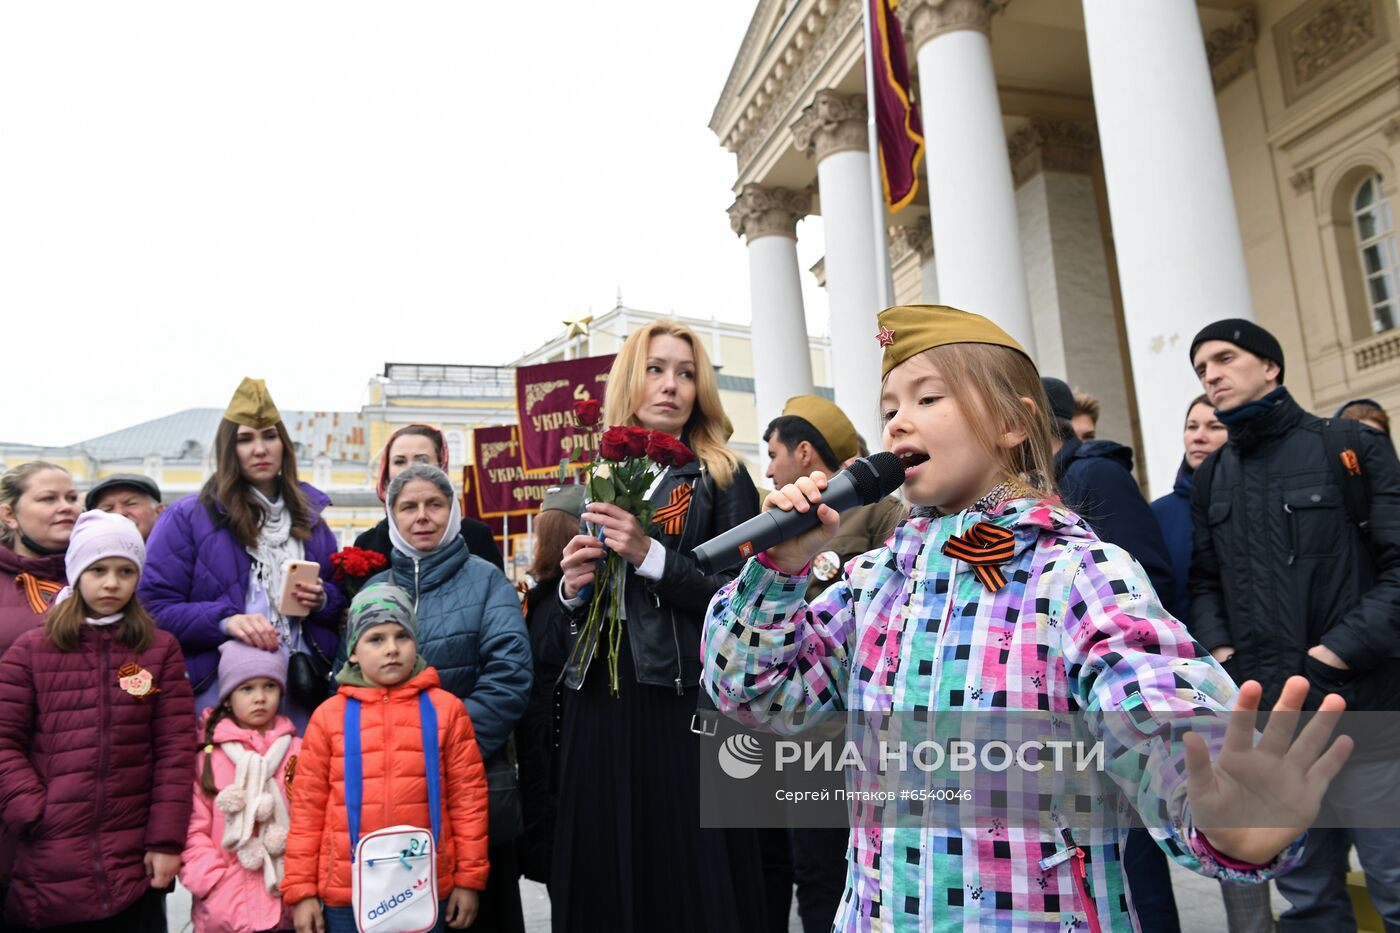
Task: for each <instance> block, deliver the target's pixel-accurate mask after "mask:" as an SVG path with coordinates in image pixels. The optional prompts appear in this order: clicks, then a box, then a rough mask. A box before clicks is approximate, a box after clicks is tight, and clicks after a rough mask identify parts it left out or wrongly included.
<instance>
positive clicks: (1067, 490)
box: [1055, 437, 1176, 606]
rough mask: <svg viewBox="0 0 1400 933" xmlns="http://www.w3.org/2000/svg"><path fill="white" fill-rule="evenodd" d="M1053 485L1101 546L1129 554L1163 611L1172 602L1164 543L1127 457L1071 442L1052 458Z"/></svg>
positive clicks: (1110, 448)
mask: <svg viewBox="0 0 1400 933" xmlns="http://www.w3.org/2000/svg"><path fill="white" fill-rule="evenodd" d="M1055 484H1056V485H1057V486H1058V487H1059V489H1060V498H1061V499H1063V500H1064V503H1065V505H1066V506H1067V507H1069V508H1070V509H1071V510H1073V511H1074V512H1075V514H1077V515H1078V516H1079V517H1080V518H1082V519H1084V520H1085V521H1086V522H1088V523H1089V527H1090V528H1092V529H1094V533H1095V534H1096V535H1098V536H1099V539H1100V540H1102V541H1107V542H1108V543H1109V544H1116V545H1118V546H1119V547H1121V548H1123V549H1124V550H1125V551H1127V552H1128V553H1129V554H1131V555H1132V556H1133V557H1134V558H1135V559H1136V560H1137V562H1138V563H1139V564H1141V565H1142V569H1143V570H1145V571H1147V577H1148V579H1149V580H1151V581H1152V588H1153V589H1154V590H1156V591H1157V598H1158V599H1159V600H1160V601H1161V603H1162V605H1164V606H1171V605H1172V604H1173V602H1174V600H1175V596H1176V594H1175V589H1174V588H1173V584H1172V568H1171V559H1170V558H1169V557H1168V556H1167V543H1166V542H1165V541H1163V540H1162V530H1161V529H1160V528H1158V527H1157V519H1156V517H1155V516H1153V514H1152V509H1151V507H1149V506H1148V504H1147V500H1146V499H1144V498H1143V497H1142V490H1140V489H1138V485H1137V481H1136V480H1134V479H1133V452H1132V450H1131V449H1129V448H1127V447H1124V446H1123V445H1122V444H1119V443H1116V442H1114V441H1081V440H1080V439H1079V438H1077V437H1072V438H1070V439H1069V440H1067V441H1065V443H1064V446H1063V447H1061V448H1060V452H1059V453H1057V454H1055Z"/></svg>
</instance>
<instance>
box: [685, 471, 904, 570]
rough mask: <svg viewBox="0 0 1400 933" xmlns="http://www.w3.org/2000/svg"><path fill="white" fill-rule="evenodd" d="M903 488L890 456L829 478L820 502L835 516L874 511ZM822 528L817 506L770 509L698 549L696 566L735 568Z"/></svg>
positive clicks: (902, 478) (901, 480) (901, 472)
mask: <svg viewBox="0 0 1400 933" xmlns="http://www.w3.org/2000/svg"><path fill="white" fill-rule="evenodd" d="M902 485H904V463H903V462H902V461H901V460H900V459H899V457H898V456H896V455H895V454H892V453H890V452H889V451H884V450H882V451H880V452H879V453H877V454H871V455H870V456H869V457H862V458H860V459H859V460H857V461H856V462H854V463H852V464H851V465H850V466H848V467H846V469H844V470H842V471H841V472H840V473H837V474H836V475H835V476H833V477H832V478H831V479H830V481H828V482H827V484H826V489H825V490H824V491H823V492H822V498H821V501H822V503H824V504H825V505H829V506H831V507H832V508H833V509H835V510H836V511H837V512H844V511H846V510H847V509H854V508H859V507H860V506H862V505H873V504H874V503H876V502H879V501H880V500H881V499H883V498H884V497H885V496H888V495H889V494H890V493H892V492H894V491H895V490H896V489H898V488H899V487H900V486H902ZM819 524H821V519H819V518H817V509H816V505H815V504H813V507H812V508H810V509H808V510H807V511H805V512H798V511H797V510H796V509H793V510H791V511H787V512H784V511H783V510H782V509H769V510H768V511H767V512H764V513H762V514H760V515H755V516H754V517H753V518H751V519H749V520H748V521H746V522H743V523H742V524H739V525H736V526H734V527H733V528H731V529H729V530H728V531H726V532H724V533H722V534H719V535H716V536H715V537H713V538H711V539H710V540H708V541H706V542H705V543H704V544H702V545H700V546H699V547H697V548H696V549H695V550H694V551H692V552H691V553H693V554H694V555H695V561H696V563H698V564H699V565H700V569H701V570H703V571H704V572H705V573H714V572H715V571H717V570H727V569H728V568H730V567H736V566H738V565H739V564H742V563H743V562H744V561H745V560H747V559H749V558H750V557H753V556H754V555H755V554H761V553H763V552H764V551H766V550H768V549H769V548H770V547H773V546H774V545H775V544H778V543H780V542H782V541H786V540H788V539H789V538H795V537H797V536H798V535H800V534H802V532H804V531H807V530H808V529H810V528H815V527H816V526H817V525H819Z"/></svg>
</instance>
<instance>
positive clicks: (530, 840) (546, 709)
mask: <svg viewBox="0 0 1400 933" xmlns="http://www.w3.org/2000/svg"><path fill="white" fill-rule="evenodd" d="M525 625H526V627H527V628H528V629H529V630H530V652H531V654H532V655H534V663H535V682H534V685H533V686H532V687H531V688H530V703H529V706H527V707H526V709H525V715H524V716H522V717H520V722H519V723H518V724H517V725H516V727H515V749H516V756H517V760H518V762H519V764H520V802H521V806H522V809H523V810H524V813H523V815H524V817H525V835H524V836H523V837H522V838H521V851H520V867H521V870H522V871H523V873H524V875H525V877H527V878H529V879H530V880H532V881H538V882H540V883H542V884H548V883H549V866H550V863H551V861H552V860H553V857H554V825H555V822H556V818H557V815H558V811H559V734H560V730H561V729H562V728H563V722H564V701H565V699H566V697H565V693H566V692H567V691H565V690H564V685H563V683H561V681H560V675H561V674H563V671H564V662H565V661H566V660H567V659H568V650H569V649H568V639H567V638H566V635H565V633H566V632H567V631H568V622H567V621H565V619H564V607H563V605H562V604H561V603H560V602H559V580H558V579H557V578H555V579H553V580H547V581H541V582H540V583H539V584H538V585H537V586H535V588H534V589H532V590H530V593H529V595H528V596H527V597H526V602H525Z"/></svg>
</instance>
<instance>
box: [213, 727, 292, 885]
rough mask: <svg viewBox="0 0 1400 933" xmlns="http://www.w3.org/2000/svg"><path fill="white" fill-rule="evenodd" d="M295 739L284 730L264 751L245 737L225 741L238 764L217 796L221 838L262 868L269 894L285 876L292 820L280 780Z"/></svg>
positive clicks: (245, 862)
mask: <svg viewBox="0 0 1400 933" xmlns="http://www.w3.org/2000/svg"><path fill="white" fill-rule="evenodd" d="M291 744H292V737H291V736H290V735H283V736H279V737H278V738H277V740H276V741H274V742H273V743H272V747H271V748H269V749H268V750H267V753H266V754H264V755H259V754H257V753H256V752H254V751H252V750H251V749H249V748H247V747H245V746H244V745H243V743H242V742H220V743H219V748H221V749H223V752H224V754H225V755H228V757H229V759H230V760H231V761H232V762H233V764H234V772H233V782H232V783H230V784H229V785H228V786H227V787H225V788H224V789H223V790H221V791H219V795H218V796H217V797H215V798H214V805H215V806H217V807H218V808H219V809H220V810H222V811H223V812H224V836H223V839H221V840H220V841H219V844H220V845H222V846H223V847H224V848H225V849H228V850H229V851H231V852H232V851H235V850H236V851H237V852H238V861H239V863H240V864H241V865H242V866H243V867H244V868H246V869H248V870H249V871H256V870H257V869H259V868H261V869H262V873H263V884H264V885H265V886H266V888H267V891H268V893H269V894H276V893H277V886H278V885H279V884H281V882H282V874H283V855H284V854H285V853H286V851H287V827H288V826H290V825H291V816H290V814H289V813H288V812H287V801H286V800H285V799H284V798H283V796H282V791H281V789H280V788H278V786H277V768H278V767H279V766H280V765H281V764H282V756H283V755H285V754H287V747H288V746H289V745H291Z"/></svg>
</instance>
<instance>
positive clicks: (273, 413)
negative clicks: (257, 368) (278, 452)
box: [224, 376, 282, 431]
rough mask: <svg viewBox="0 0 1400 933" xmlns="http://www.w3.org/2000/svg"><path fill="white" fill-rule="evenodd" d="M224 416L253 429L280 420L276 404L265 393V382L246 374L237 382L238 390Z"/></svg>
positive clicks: (265, 426)
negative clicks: (250, 377)
mask: <svg viewBox="0 0 1400 933" xmlns="http://www.w3.org/2000/svg"><path fill="white" fill-rule="evenodd" d="M224 418H225V419H227V420H229V421H232V422H233V423H234V424H241V425H243V426H244V427H245V428H252V429H253V430H255V431H261V430H262V429H263V428H270V427H272V426H273V425H274V424H276V423H277V422H279V421H281V420H282V416H281V415H280V414H279V413H278V411H277V406H276V405H274V404H273V403H272V396H271V395H268V394H267V383H265V382H263V381H262V380H261V379H249V378H248V377H247V376H244V377H243V381H242V382H241V383H239V384H238V391H237V392H234V393H233V400H232V401H231V402H229V403H228V408H227V409H226V410H225V411H224Z"/></svg>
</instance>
